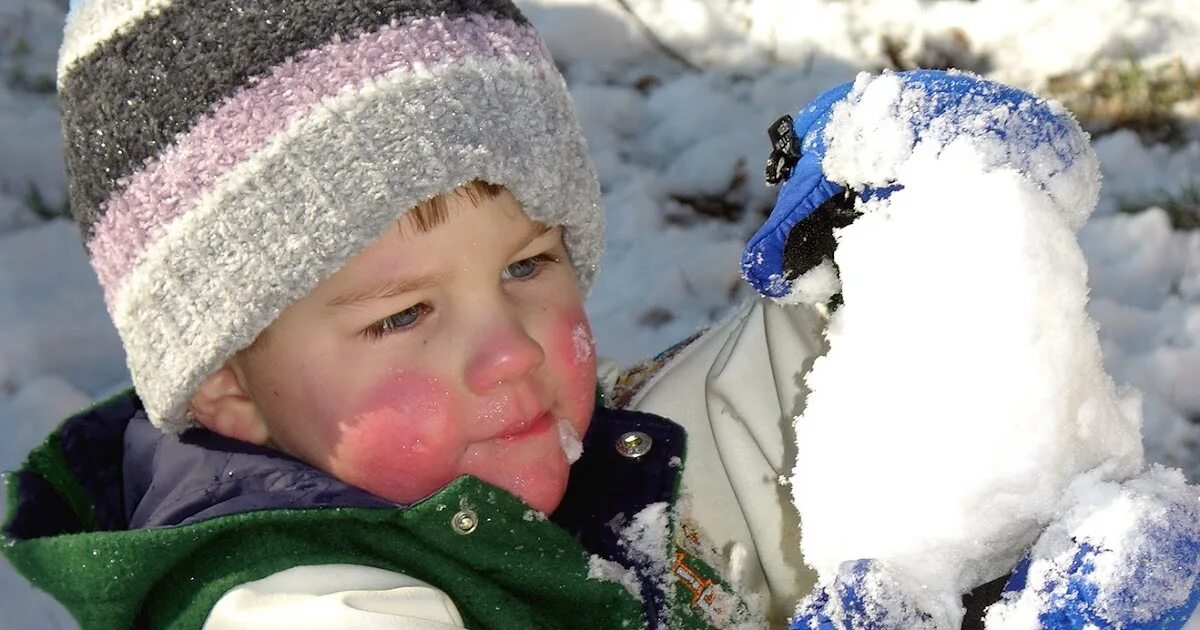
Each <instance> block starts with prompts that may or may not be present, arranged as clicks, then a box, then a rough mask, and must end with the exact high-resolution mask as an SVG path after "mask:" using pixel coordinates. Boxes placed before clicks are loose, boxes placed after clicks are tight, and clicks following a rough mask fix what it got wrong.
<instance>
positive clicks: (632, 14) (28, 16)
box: [0, 0, 1200, 629]
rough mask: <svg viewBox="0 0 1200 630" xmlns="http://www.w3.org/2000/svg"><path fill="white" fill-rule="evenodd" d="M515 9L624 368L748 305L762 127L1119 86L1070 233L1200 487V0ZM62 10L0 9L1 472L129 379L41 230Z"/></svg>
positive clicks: (1161, 456)
mask: <svg viewBox="0 0 1200 630" xmlns="http://www.w3.org/2000/svg"><path fill="white" fill-rule="evenodd" d="M521 4H522V6H523V7H524V8H525V9H526V11H527V13H528V14H529V16H530V18H531V19H532V20H533V21H534V23H535V24H537V25H538V27H539V28H540V29H541V31H542V34H543V36H544V37H545V39H546V40H547V41H548V43H549V45H550V47H551V49H552V51H553V52H554V54H555V57H556V58H557V59H558V61H559V63H560V65H561V66H562V67H563V68H564V70H565V72H566V75H567V79H568V82H569V83H570V85H571V89H572V93H573V96H574V98H575V101H576V105H577V107H578V109H579V111H580V115H581V118H582V120H583V124H584V128H585V132H586V134H587V136H588V140H589V142H590V143H591V150H592V155H593V157H594V159H595V162H596V165H597V168H598V170H599V172H600V177H601V180H602V184H603V187H604V192H605V201H606V204H607V207H608V213H609V228H608V249H607V253H606V262H605V263H604V266H603V268H602V273H601V276H600V279H599V281H598V283H597V285H596V287H595V289H594V291H593V294H592V296H591V298H590V300H589V303H588V308H589V312H590V315H591V318H592V323H593V326H594V328H595V330H596V335H597V342H598V346H599V349H600V351H601V353H602V354H606V355H608V356H612V357H615V358H617V359H619V360H621V361H625V362H628V361H632V360H635V359H637V358H640V357H642V356H644V355H646V354H648V353H653V352H654V351H656V350H657V349H661V348H663V347H665V346H667V345H669V344H670V343H671V342H672V341H674V340H677V339H679V338H681V337H683V336H686V335H687V334H690V333H691V332H693V331H694V330H695V329H696V328H697V327H699V326H702V325H704V324H706V323H708V322H710V321H712V320H713V319H715V318H717V317H719V316H720V315H721V314H722V313H723V312H724V311H725V309H726V308H727V307H728V306H729V305H730V304H731V303H733V302H735V301H737V300H739V299H740V298H741V297H743V296H745V295H746V289H745V288H744V287H743V286H742V283H741V281H740V279H739V277H738V265H737V262H738V255H739V253H740V251H741V248H742V244H743V242H744V240H745V239H746V237H748V236H749V234H750V233H751V232H752V231H753V229H754V228H755V226H756V225H757V223H758V222H759V221H761V219H762V212H763V210H764V209H766V208H769V206H770V203H771V199H772V194H773V193H772V191H771V190H769V189H767V188H766V187H765V186H763V185H762V183H761V182H762V175H761V173H762V164H763V162H764V161H765V159H766V156H767V153H768V145H767V141H766V134H765V130H766V128H767V125H768V124H769V123H770V122H771V121H773V120H774V119H775V118H777V117H778V116H779V115H781V114H783V113H787V112H794V111H795V110H797V109H798V108H799V107H800V106H801V105H802V104H803V103H804V102H805V101H806V100H807V99H809V98H810V97H812V96H814V95H816V94H817V93H819V92H820V91H822V90H823V89H825V88H826V87H829V86H831V85H833V84H834V83H838V82H841V81H845V80H848V79H851V78H853V76H854V73H855V72H856V71H858V70H864V69H871V70H874V69H880V68H884V67H911V66H915V65H945V64H953V65H956V66H959V67H964V68H967V69H972V70H976V71H979V72H982V73H984V74H985V75H986V76H989V77H991V78H996V79H999V80H1004V81H1008V82H1012V83H1015V84H1018V85H1021V86H1025V87H1030V88H1034V89H1038V90H1047V91H1053V92H1055V93H1061V94H1062V95H1063V96H1064V97H1065V98H1066V100H1068V102H1072V103H1074V102H1076V101H1072V100H1071V99H1072V96H1077V95H1078V88H1079V87H1080V86H1082V88H1083V91H1084V92H1085V93H1086V91H1087V88H1088V87H1089V86H1090V85H1093V84H1097V83H1103V82H1104V81H1105V79H1106V77H1111V76H1112V75H1113V74H1114V73H1116V74H1117V75H1119V77H1121V78H1123V79H1124V82H1123V83H1122V82H1120V81H1118V83H1120V84H1121V85H1123V86H1125V87H1124V88H1123V89H1126V90H1128V93H1127V94H1125V93H1122V94H1124V96H1122V95H1121V94H1119V95H1118V97H1120V98H1118V99H1117V101H1118V105H1117V106H1116V108H1115V109H1114V108H1113V107H1112V106H1111V103H1109V102H1108V101H1106V102H1105V103H1101V106H1098V107H1096V108H1095V109H1094V110H1089V111H1088V112H1085V113H1087V115H1086V116H1084V123H1085V125H1086V126H1088V127H1089V128H1091V129H1093V130H1095V131H1098V132H1103V133H1102V134H1099V133H1098V134H1097V138H1096V140H1095V147H1096V150H1097V152H1098V153H1099V155H1100V159H1101V165H1102V168H1103V171H1104V175H1105V184H1104V190H1103V193H1102V196H1101V201H1100V207H1099V208H1098V209H1097V211H1096V213H1095V214H1094V215H1093V217H1092V219H1091V220H1090V222H1089V223H1088V224H1087V225H1085V226H1084V228H1083V229H1082V230H1081V232H1080V241H1081V244H1082V246H1083V250H1084V253H1085V255H1086V257H1087V259H1088V263H1089V265H1090V274H1091V275H1090V284H1091V287H1092V293H1091V302H1090V305H1089V312H1090V314H1091V316H1092V317H1093V318H1095V319H1096V321H1097V322H1098V323H1099V324H1100V337H1101V342H1102V345H1103V350H1104V358H1105V364H1106V367H1107V369H1108V370H1109V372H1110V373H1112V374H1113V376H1114V377H1115V379H1116V380H1117V381H1118V382H1127V383H1131V384H1133V385H1134V386H1136V387H1138V388H1140V389H1141V390H1142V391H1143V392H1144V394H1145V418H1146V426H1145V430H1144V440H1145V443H1146V447H1147V454H1148V458H1149V459H1151V460H1153V461H1160V462H1163V463H1166V464H1168V465H1173V466H1179V467H1182V468H1183V469H1184V470H1185V471H1186V472H1187V473H1188V474H1189V476H1190V478H1191V479H1192V480H1193V481H1196V480H1200V425H1198V424H1197V423H1198V422H1200V387H1197V386H1196V385H1197V384H1198V383H1200V230H1197V229H1190V230H1189V229H1177V228H1183V227H1186V225H1187V221H1188V220H1189V219H1188V218H1189V217H1191V220H1192V221H1194V222H1197V223H1194V224H1200V216H1197V213H1198V210H1197V205H1198V204H1200V95H1198V94H1197V93H1196V91H1195V90H1196V86H1197V85H1200V81H1196V80H1195V77H1196V76H1198V75H1200V6H1198V5H1197V3H1196V1H1195V0H1174V1H1172V0H1145V1H1141V2H1135V1H1132V0H1058V1H1055V2H1050V1H1039V2H1032V1H1022V0H978V1H977V2H961V1H951V0H947V1H942V2H932V1H927V2H917V1H893V2H865V1H864V2H840V1H832V0H830V1H824V2H822V1H817V0H592V1H586V0H526V1H524V2H521ZM62 5H63V2H62V1H60V0H4V2H3V3H0V427H2V428H3V430H4V434H5V436H6V439H5V440H3V441H0V469H6V468H12V467H15V466H16V465H18V464H19V462H20V457H21V456H22V455H23V453H24V452H26V451H27V450H28V449H29V448H30V447H31V446H33V445H34V444H35V443H36V442H37V441H38V440H39V439H40V438H41V437H42V436H43V435H44V433H45V432H46V431H48V430H49V428H50V427H52V426H53V425H54V424H55V423H56V422H57V421H58V420H59V419H61V418H62V417H63V416H64V415H65V414H66V413H69V412H70V411H72V410H74V409H76V408H78V407H79V406H81V405H83V404H85V403H86V402H87V401H89V400H91V399H94V398H96V397H98V396H101V395H103V394H105V393H106V392H109V391H112V390H114V389H116V388H119V387H121V386H122V385H123V384H124V383H125V382H126V379H127V377H126V374H125V368H124V360H123V357H122V354H121V349H120V343H119V342H118V340H117V338H116V334H115V332H114V331H113V330H112V327H111V324H110V323H109V322H108V320H107V315H106V313H105V311H104V307H103V304H102V301H101V298H100V291H99V288H98V287H97V285H96V281H95V279H94V276H93V275H92V272H91V270H90V268H89V267H88V265H87V262H86V258H85V256H84V254H83V251H82V248H81V247H80V245H79V238H78V235H77V234H76V232H75V230H74V227H73V225H72V224H70V223H69V222H67V221H63V220H52V221H45V220H43V219H42V218H40V216H39V214H41V215H45V214H52V213H54V212H59V211H61V208H62V206H63V198H64V184H63V174H62V167H61V156H60V149H59V139H58V134H57V116H56V112H55V108H54V102H53V95H52V94H51V93H49V88H50V87H52V80H51V77H52V75H53V69H54V57H55V53H56V48H57V42H58V37H59V32H60V30H61V24H62V19H63V12H64V7H63V6H62ZM1163 68H1167V69H1168V70H1169V71H1167V70H1163V71H1162V73H1163V74H1164V75H1170V76H1179V77H1182V79H1181V82H1182V83H1183V84H1185V85H1189V84H1190V86H1191V90H1192V91H1191V92H1190V93H1185V94H1183V95H1182V96H1181V97H1180V98H1178V99H1177V101H1178V102H1175V99H1172V100H1171V101H1170V102H1161V101H1162V99H1161V98H1160V97H1158V96H1156V95H1158V94H1163V93H1165V90H1164V89H1162V88H1161V86H1159V87H1155V89H1153V90H1151V89H1147V86H1149V85H1151V79H1150V78H1148V77H1152V76H1155V73H1156V72H1158V71H1159V70H1160V69H1163ZM1138 81H1142V82H1141V83H1139V82H1138ZM1189 81H1190V83H1189ZM1094 91H1098V90H1094ZM1185 92H1186V90H1185ZM1121 98H1124V99H1125V101H1122V100H1121ZM1126 101H1127V106H1126V107H1125V109H1122V107H1121V103H1122V102H1126ZM1080 102H1083V101H1080ZM1147 103H1148V104H1147ZM1130 112H1132V113H1130ZM1146 120H1150V121H1151V123H1152V124H1143V123H1145V121H1146ZM1163 120H1166V121H1167V123H1168V124H1163V122H1162V121H1163ZM1113 127H1118V128H1117V129H1116V130H1114V129H1112V128H1113ZM1119 127H1126V129H1120V128H1119ZM1135 130H1136V131H1135ZM1144 139H1148V140H1149V142H1144ZM1189 213H1190V214H1189ZM648 270H650V271H653V272H654V273H647V271H648ZM935 307H936V306H931V307H930V308H935ZM0 610H3V611H4V614H3V615H2V616H0V629H2V628H53V627H70V626H71V624H70V622H69V621H68V620H67V617H66V616H65V614H64V613H62V612H61V610H59V609H58V608H57V607H56V605H54V604H53V603H52V602H49V601H48V600H47V598H45V597H44V596H42V595H40V594H39V593H36V592H33V591H31V590H30V589H29V588H28V587H27V586H25V585H24V584H23V582H22V581H21V580H20V578H17V577H16V576H15V575H14V574H13V573H12V572H11V571H10V570H8V569H7V568H6V567H0ZM14 612H15V615H14Z"/></svg>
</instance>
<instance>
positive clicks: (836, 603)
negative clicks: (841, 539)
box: [789, 560, 961, 630]
mask: <svg viewBox="0 0 1200 630" xmlns="http://www.w3.org/2000/svg"><path fill="white" fill-rule="evenodd" d="M950 599H953V598H950ZM960 616H961V611H960V610H959V609H958V608H957V607H955V606H944V605H941V604H940V603H939V601H938V600H937V598H935V597H932V596H931V594H930V593H928V592H926V591H924V590H923V589H922V588H921V587H920V586H919V585H916V584H914V583H913V582H912V581H911V580H909V579H907V578H906V577H905V576H904V575H902V574H901V573H900V572H898V571H897V570H896V569H894V568H890V567H889V566H888V565H886V564H884V563H882V562H880V561H878V560H855V561H852V562H845V563H843V564H842V566H841V567H840V568H839V569H838V572H837V575H836V576H834V579H833V582H832V583H830V584H826V585H824V586H821V587H818V588H817V589H816V590H814V591H813V592H812V593H811V594H810V595H809V596H808V597H806V598H804V599H803V600H801V602H800V603H799V605H797V607H796V615H795V616H794V617H793V618H792V620H791V625H790V626H789V630H847V629H853V630H938V629H948V628H957V627H958V618H959V617H960Z"/></svg>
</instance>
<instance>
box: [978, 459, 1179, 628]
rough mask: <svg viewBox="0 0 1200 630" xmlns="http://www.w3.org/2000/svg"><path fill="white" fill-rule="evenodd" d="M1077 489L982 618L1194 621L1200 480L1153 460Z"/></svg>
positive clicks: (1051, 623) (1003, 624) (1123, 624)
mask: <svg viewBox="0 0 1200 630" xmlns="http://www.w3.org/2000/svg"><path fill="white" fill-rule="evenodd" d="M1077 497H1078V498H1077V500H1076V503H1075V506H1074V507H1073V509H1072V511H1071V512H1070V513H1068V514H1067V515H1066V516H1065V518H1064V519H1062V520H1061V521H1060V522H1057V523H1054V524H1052V525H1051V526H1050V527H1049V528H1048V529H1047V530H1046V532H1045V533H1044V534H1042V536H1041V538H1040V539H1039V540H1038V542H1037V544H1036V545H1034V548H1033V551H1032V553H1031V556H1030V557H1029V558H1026V559H1025V560H1023V561H1022V562H1021V564H1020V565H1019V566H1018V567H1017V570H1016V571H1015V572H1014V573H1013V576H1012V578H1010V580H1009V582H1008V586H1007V587H1006V589H1005V596H1004V601H1003V602H1001V603H999V604H997V605H996V606H993V607H992V608H991V609H990V610H989V611H988V616H987V627H988V628H989V629H997V628H1030V627H1042V628H1063V629H1082V628H1089V627H1090V628H1114V627H1117V628H1126V629H1131V630H1132V629H1149V628H1156V629H1157V628H1162V629H1178V628H1181V627H1183V625H1184V624H1185V623H1187V622H1188V619H1189V617H1192V616H1196V617H1197V619H1196V622H1200V615H1196V609H1197V604H1198V603H1200V489H1198V488H1197V487H1196V486H1188V485H1186V484H1185V483H1183V478H1182V475H1180V474H1178V471H1168V470H1166V469H1162V468H1156V469H1152V470H1151V471H1150V472H1149V473H1146V474H1144V475H1142V476H1141V477H1138V478H1136V479H1133V480H1131V481H1127V482H1125V483H1123V484H1119V485H1118V484H1114V483H1108V484H1102V485H1098V486H1095V487H1093V488H1090V489H1089V490H1088V491H1087V492H1078V493H1077ZM1189 627H1191V626H1189Z"/></svg>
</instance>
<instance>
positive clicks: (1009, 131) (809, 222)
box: [742, 70, 1086, 299]
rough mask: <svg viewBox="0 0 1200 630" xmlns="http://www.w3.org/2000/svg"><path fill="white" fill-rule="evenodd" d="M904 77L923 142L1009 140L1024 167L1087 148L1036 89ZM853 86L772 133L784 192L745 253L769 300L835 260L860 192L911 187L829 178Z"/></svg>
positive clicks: (922, 73)
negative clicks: (837, 116)
mask: <svg viewBox="0 0 1200 630" xmlns="http://www.w3.org/2000/svg"><path fill="white" fill-rule="evenodd" d="M895 76H896V77H897V78H898V79H900V81H901V82H902V84H903V85H904V86H905V89H906V90H910V91H911V93H912V94H914V95H919V96H917V97H914V98H913V99H912V101H913V102H912V103H911V106H912V109H913V111H912V112H908V115H909V117H908V118H906V120H905V124H906V125H907V127H908V130H909V131H910V132H911V136H912V139H913V142H914V143H919V142H921V141H922V139H923V138H924V137H926V136H936V137H938V138H943V139H944V138H948V137H955V136H959V135H990V136H994V137H998V138H1002V139H1004V141H1005V143H1006V144H1007V146H1008V147H1009V149H1010V155H1009V156H1007V158H1006V159H1009V160H1011V166H1012V167H1013V168H1016V169H1018V170H1020V171H1022V172H1026V171H1033V170H1036V168H1035V165H1041V164H1042V163H1043V162H1045V159H1044V158H1045V156H1046V155H1047V152H1049V154H1050V155H1056V156H1057V160H1058V161H1059V162H1061V163H1062V164H1063V165H1064V166H1065V165H1069V164H1071V163H1072V161H1073V160H1074V159H1075V158H1076V157H1077V156H1078V154H1079V153H1080V152H1081V151H1083V144H1086V141H1085V140H1081V139H1080V136H1079V133H1078V131H1077V128H1076V127H1074V125H1073V123H1072V122H1071V119H1070V115H1069V114H1066V113H1064V112H1063V111H1062V110H1061V109H1056V107H1055V106H1052V105H1050V104H1048V103H1047V102H1046V101H1043V100H1042V99H1040V98H1038V97H1036V96H1034V95H1032V94H1029V93H1028V92H1023V91H1021V90H1018V89H1016V88H1012V87H1009V86H1006V85H1002V84H999V83H994V82H991V81H988V80H986V79H983V78H980V77H977V76H975V75H971V74H967V73H962V72H943V71H938V70H915V71H911V72H900V73H896V74H895ZM853 88H854V85H853V84H851V83H844V84H842V85H839V86H837V87H835V88H832V89H830V90H828V91H826V92H825V93H823V94H821V95H820V96H818V97H817V98H816V99H814V100H813V101H812V102H811V103H809V104H808V106H806V107H805V108H804V109H802V110H800V112H799V113H797V114H796V115H795V117H794V118H792V117H790V116H785V117H783V118H781V119H779V120H778V121H776V122H775V124H773V125H772V126H771V128H770V129H769V130H768V133H769V135H770V138H771V142H772V149H773V150H772V153H771V157H770V159H769V160H768V163H767V181H768V183H771V184H779V185H780V188H779V195H778V197H777V199H776V202H775V207H774V209H772V211H771V214H770V216H769V217H768V218H767V220H766V221H765V222H764V223H763V225H762V226H761V227H760V228H759V229H758V231H757V232H756V233H755V234H754V236H752V237H751V238H750V240H749V242H748V243H747V244H746V248H745V250H744V251H743V253H742V275H743V276H744V277H745V278H746V280H747V281H749V282H750V284H751V285H752V286H754V288H755V290H757V291H758V292H759V293H760V294H762V295H764V296H766V297H770V298H777V299H785V298H787V297H788V296H789V295H793V293H794V290H795V287H794V284H795V280H796V279H797V278H798V277H800V276H801V275H802V274H804V273H806V272H807V271H809V269H812V268H813V267H815V266H816V265H817V264H818V263H820V262H821V261H822V260H823V259H829V260H830V264H832V256H833V248H834V245H835V243H834V239H833V237H832V230H833V229H836V228H840V227H844V226H846V225H848V224H849V223H850V222H852V221H853V220H854V219H855V218H856V217H857V216H858V215H857V213H856V212H853V211H852V209H853V208H854V197H855V196H857V197H859V198H862V199H864V200H869V199H875V198H886V197H887V196H888V195H890V194H891V193H892V192H893V191H895V190H897V189H899V188H901V187H903V184H904V182H901V181H890V180H889V181H879V182H877V183H876V184H875V185H874V186H868V185H863V186H858V185H854V186H853V187H854V190H853V191H847V184H848V182H844V181H835V180H831V179H830V178H829V177H827V171H826V168H825V167H826V165H825V164H823V162H824V160H825V158H826V154H827V144H828V143H829V142H830V139H829V138H828V137H827V133H826V132H827V127H828V125H829V123H830V121H831V120H832V119H833V118H834V111H835V107H836V106H838V105H839V104H840V103H844V102H850V101H852V100H853V99H854V98H855V94H854V93H853ZM1009 112H1012V113H1013V114H1014V115H1012V116H1008V115H1007V114H1008V113H1009ZM855 142H856V144H862V146H863V151H870V150H871V149H870V148H869V146H868V144H869V143H868V141H867V140H866V139H859V140H855ZM1081 143H1082V144H1081ZM789 250H790V251H789Z"/></svg>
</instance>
